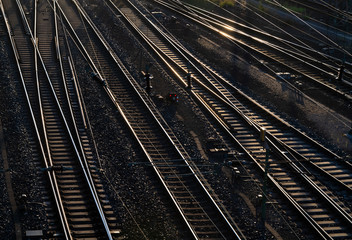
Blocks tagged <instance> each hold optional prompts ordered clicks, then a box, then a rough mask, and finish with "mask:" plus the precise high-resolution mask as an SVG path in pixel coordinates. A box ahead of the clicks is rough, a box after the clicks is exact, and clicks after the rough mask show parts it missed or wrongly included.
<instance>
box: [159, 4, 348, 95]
mask: <svg viewBox="0 0 352 240" xmlns="http://www.w3.org/2000/svg"><path fill="white" fill-rule="evenodd" d="M155 2H158V3H161V1H155ZM162 5H163V6H166V4H164V3H162ZM167 7H168V8H172V10H175V11H177V9H174V7H169V6H167ZM180 14H182V15H183V16H185V17H186V18H189V19H191V20H192V21H194V22H197V23H198V24H200V25H201V26H203V27H205V28H207V29H209V30H211V31H214V32H216V33H218V34H220V35H221V36H223V37H225V38H226V39H228V40H229V41H230V42H234V44H235V45H237V44H239V45H242V46H244V47H246V48H249V49H251V50H253V51H255V52H258V53H260V54H261V55H263V56H265V57H267V58H270V59H272V60H274V61H276V62H279V63H280V64H282V65H283V66H286V67H288V68H290V69H292V70H293V71H295V72H297V73H299V74H301V75H302V76H305V77H307V78H309V79H311V80H312V81H313V82H315V83H317V84H319V85H320V86H322V87H324V88H325V89H327V90H329V91H332V92H334V93H337V94H339V95H340V96H341V97H342V98H346V99H347V100H352V96H351V95H350V93H349V92H348V93H346V92H343V91H342V90H340V89H336V87H335V85H333V86H331V85H329V84H327V83H325V82H322V81H319V80H317V79H316V78H314V77H312V76H310V75H309V74H307V73H305V72H302V71H301V70H299V69H296V68H293V67H292V66H290V65H289V64H287V63H284V62H280V61H278V60H277V59H275V58H273V56H272V55H269V54H268V53H265V52H262V51H258V50H257V49H255V48H254V47H253V46H251V45H249V44H248V43H246V42H244V41H242V40H239V39H236V38H235V37H233V36H231V35H230V34H227V33H225V32H224V31H222V30H219V29H217V28H215V27H213V26H210V25H207V24H205V23H204V22H202V21H200V20H199V19H196V18H192V17H191V16H189V15H187V14H185V13H180ZM261 44H264V42H261ZM268 46H269V45H268ZM275 50H277V51H279V52H281V53H282V54H285V55H288V56H289V57H291V58H294V59H296V60H299V61H301V60H300V59H299V58H298V57H296V56H294V55H292V54H287V53H285V52H284V51H282V50H281V49H278V48H276V49H275ZM303 62H304V64H307V65H309V66H311V67H314V68H316V66H314V65H313V64H311V63H309V62H307V61H303ZM318 70H319V71H322V72H325V74H327V75H328V76H330V77H335V75H333V74H331V73H330V72H326V71H324V70H323V69H320V68H318ZM342 82H343V83H344V84H345V85H346V86H347V85H348V87H350V86H351V84H350V83H349V82H348V81H346V80H343V81H342Z"/></svg>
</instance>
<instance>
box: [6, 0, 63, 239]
mask: <svg viewBox="0 0 352 240" xmlns="http://www.w3.org/2000/svg"><path fill="white" fill-rule="evenodd" d="M0 8H1V12H2V15H3V17H4V20H5V23H6V28H7V31H8V37H9V39H10V42H11V46H12V50H13V51H14V55H15V60H16V65H17V69H18V72H19V75H20V79H21V83H22V87H23V90H24V94H25V98H26V102H27V105H28V108H29V112H30V116H31V119H32V123H33V126H34V130H35V133H36V138H37V140H38V144H39V148H40V153H41V157H42V158H43V161H44V165H45V167H46V168H49V166H51V164H49V163H48V159H47V158H46V154H45V150H44V147H43V144H42V139H41V136H40V132H39V127H38V125H37V122H36V118H35V116H34V111H33V108H32V104H31V102H30V99H29V94H28V91H27V87H26V83H25V80H24V77H23V74H22V70H21V69H22V68H21V65H20V58H19V55H18V51H17V48H16V45H15V41H14V38H13V36H12V30H11V27H10V23H9V20H8V18H7V16H6V13H5V9H4V6H3V3H2V0H0ZM47 175H48V179H49V182H50V186H51V190H52V193H53V197H54V199H55V202H56V206H57V211H58V214H59V217H60V222H61V224H62V228H63V231H64V236H65V238H66V239H70V235H69V231H68V228H67V226H68V224H67V220H66V217H65V215H64V207H63V203H62V200H61V197H60V193H59V190H58V186H57V182H56V179H55V176H54V174H53V173H52V172H51V171H47Z"/></svg>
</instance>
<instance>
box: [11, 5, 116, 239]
mask: <svg viewBox="0 0 352 240" xmlns="http://www.w3.org/2000/svg"><path fill="white" fill-rule="evenodd" d="M16 2H17V4H18V8H19V10H20V12H21V16H22V21H23V23H24V24H25V26H26V29H27V31H28V33H29V35H30V37H31V39H32V42H33V45H34V48H35V52H36V54H37V55H38V57H39V60H40V63H41V65H42V67H43V69H44V72H45V76H46V79H47V81H48V83H49V86H50V90H51V92H52V94H53V97H54V100H55V103H56V106H57V108H58V110H59V113H60V116H61V118H62V120H63V122H64V126H65V128H66V131H67V134H68V135H69V139H70V141H71V144H72V146H73V148H74V152H75V154H76V156H77V158H78V160H79V163H80V165H81V168H82V172H83V174H84V176H85V180H86V181H87V184H88V188H89V189H90V191H91V193H92V197H93V200H94V202H95V205H96V207H97V210H98V213H99V216H100V218H101V221H102V223H103V225H104V228H105V231H106V234H107V237H108V239H111V240H112V236H111V232H110V230H109V226H108V224H107V222H106V218H105V216H104V212H103V211H102V207H101V205H100V201H99V198H98V196H97V195H96V191H95V187H94V183H93V182H91V178H89V174H88V170H87V169H86V164H85V163H84V162H83V161H84V159H83V160H82V158H81V156H80V154H79V150H78V147H77V146H76V143H75V140H74V137H73V134H72V133H71V130H70V127H69V125H68V122H67V120H66V117H65V115H64V113H63V110H62V107H61V104H60V102H59V100H58V98H57V95H56V92H55V89H54V87H53V85H52V82H51V80H50V77H49V74H48V72H47V70H46V67H45V64H44V61H43V58H42V56H41V53H40V52H39V48H38V45H37V41H36V39H35V37H34V36H33V34H32V32H31V30H30V27H29V24H28V22H27V19H26V17H25V14H24V11H23V8H22V6H21V3H20V2H19V0H16Z"/></svg>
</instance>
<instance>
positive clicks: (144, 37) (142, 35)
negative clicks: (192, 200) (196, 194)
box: [109, 0, 243, 237]
mask: <svg viewBox="0 0 352 240" xmlns="http://www.w3.org/2000/svg"><path fill="white" fill-rule="evenodd" d="M109 1H110V0H109ZM110 2H111V1H110ZM128 2H129V4H131V5H132V7H133V8H135V9H136V7H135V6H134V5H133V4H132V3H131V2H130V1H128ZM111 3H112V2H111ZM113 6H114V8H115V9H116V10H117V11H118V12H119V13H120V14H121V15H122V16H124V17H125V20H126V21H128V22H129V24H131V25H132V26H134V30H135V31H137V32H138V33H139V34H140V35H141V37H142V38H143V39H144V40H145V41H146V42H148V44H149V46H150V47H151V48H153V49H154V50H155V49H156V48H157V47H156V46H155V45H154V43H152V41H150V40H149V39H148V38H147V37H146V36H145V35H144V34H143V33H142V32H141V31H140V30H139V29H138V28H136V26H135V25H134V24H133V22H132V21H130V20H129V19H128V18H127V17H126V16H125V14H124V13H123V12H121V11H120V10H119V9H118V8H117V7H116V5H115V4H113ZM136 10H137V11H138V12H139V10H138V9H136ZM141 15H142V16H144V15H143V14H141ZM155 51H156V50H155ZM156 52H157V51H156ZM157 54H158V55H159V57H161V58H162V59H163V61H164V62H165V63H166V64H167V65H168V66H169V67H170V68H171V70H172V71H173V73H174V74H175V75H176V76H177V77H178V78H179V79H180V80H182V81H183V78H182V77H181V76H180V75H179V74H178V73H177V72H176V71H175V70H174V69H173V68H172V66H171V65H170V64H169V63H167V61H166V60H165V59H164V58H163V57H162V56H161V55H160V53H158V52H157ZM185 85H186V84H185ZM209 90H210V89H209ZM210 91H211V90H210ZM213 201H214V200H213ZM214 204H216V203H215V201H214ZM216 206H217V204H216ZM217 207H218V206H217ZM219 211H221V210H220V209H219ZM221 212H222V211H221ZM222 215H223V218H224V219H225V220H226V221H227V222H228V221H229V220H228V219H227V217H226V216H225V215H224V214H223V213H222ZM227 215H228V217H230V216H229V214H227ZM230 219H231V220H232V218H231V217H230ZM228 224H230V223H229V222H228ZM232 224H233V225H234V226H236V228H237V229H238V227H237V224H236V223H235V222H234V221H233V220H232ZM230 226H231V224H230ZM231 228H232V229H233V231H234V232H235V231H236V230H235V229H234V228H233V227H232V226H231ZM242 237H243V236H242Z"/></svg>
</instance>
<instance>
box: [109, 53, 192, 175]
mask: <svg viewBox="0 0 352 240" xmlns="http://www.w3.org/2000/svg"><path fill="white" fill-rule="evenodd" d="M108 51H109V52H110V53H111V51H110V50H109V49H108ZM116 103H117V102H116ZM159 124H160V123H159ZM174 146H175V145H174ZM175 147H176V146H175ZM186 162H187V161H186ZM194 174H195V173H193V176H195V175H194ZM196 177H197V176H196Z"/></svg>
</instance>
